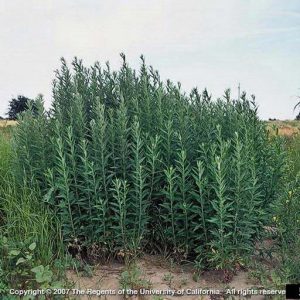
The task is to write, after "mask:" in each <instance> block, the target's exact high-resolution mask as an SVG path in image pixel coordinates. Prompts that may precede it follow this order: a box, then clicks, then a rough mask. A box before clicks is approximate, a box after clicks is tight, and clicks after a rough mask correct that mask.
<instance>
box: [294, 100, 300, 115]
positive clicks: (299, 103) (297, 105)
mask: <svg viewBox="0 0 300 300" xmlns="http://www.w3.org/2000/svg"><path fill="white" fill-rule="evenodd" d="M298 98H299V99H300V97H298ZM297 107H300V101H299V102H298V103H297V104H296V105H295V107H294V110H295V109H296V108H297ZM296 120H300V112H299V113H298V115H297V116H296Z"/></svg>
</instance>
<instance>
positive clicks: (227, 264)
mask: <svg viewBox="0 0 300 300" xmlns="http://www.w3.org/2000/svg"><path fill="white" fill-rule="evenodd" d="M122 59H123V64H122V67H121V69H120V70H119V71H112V70H111V69H110V66H109V64H107V65H106V66H105V67H104V68H102V67H101V66H100V64H99V63H96V64H95V65H93V66H92V67H90V68H86V67H84V66H83V64H82V62H81V61H80V60H78V59H75V60H74V61H73V63H72V70H70V69H69V67H68V66H67V64H66V62H65V61H64V60H63V59H62V65H61V69H60V70H58V71H57V72H56V79H55V81H54V85H53V99H54V100H53V105H52V109H51V111H50V112H46V111H45V109H44V107H43V99H42V97H41V96H39V97H37V99H36V100H35V102H34V106H33V105H29V109H28V110H26V111H24V112H22V113H21V114H20V115H19V121H18V126H16V128H15V129H14V132H13V136H12V139H11V141H9V140H8V138H7V136H6V137H4V136H3V137H2V141H1V144H0V145H1V146H0V151H1V160H0V176H1V181H0V197H1V204H0V213H1V246H0V251H1V252H2V255H3V256H2V257H5V261H6V262H5V263H4V259H3V261H2V265H1V274H0V278H1V283H2V285H3V287H7V286H8V285H9V284H15V285H17V286H19V285H21V284H22V285H25V286H26V285H27V286H28V285H29V283H31V284H32V286H33V287H36V286H41V285H44V286H53V285H54V282H55V281H56V278H58V277H59V276H58V275H57V274H58V271H57V270H55V267H54V266H55V265H56V264H57V261H58V262H60V261H61V259H62V258H63V257H64V255H65V253H66V252H69V253H71V254H72V255H73V256H74V257H76V258H80V259H82V260H83V261H86V262H89V263H90V262H93V260H105V259H108V258H112V257H115V258H118V259H120V260H124V261H125V262H126V265H127V266H129V267H128V268H129V269H128V271H125V272H124V273H123V274H122V280H121V281H122V286H124V287H125V286H135V285H138V286H140V285H141V286H145V285H147V284H146V283H147V282H146V281H144V280H142V279H140V277H141V274H140V273H139V272H138V271H137V269H136V267H132V265H130V264H127V263H130V262H132V261H134V260H135V258H136V257H138V256H139V255H141V254H142V253H144V252H149V253H151V254H155V253H156V254H164V255H167V256H169V257H171V258H172V259H174V260H176V261H177V262H185V261H192V262H194V264H195V266H196V268H197V269H198V270H202V269H207V268H213V269H220V270H224V271H225V273H224V274H226V272H227V271H229V270H234V269H235V268H240V267H244V266H246V265H247V264H248V263H249V261H250V259H251V257H252V255H253V253H254V249H255V244H256V243H257V241H258V240H260V239H261V238H262V237H263V236H264V232H265V226H266V225H267V226H272V227H275V228H276V231H277V233H278V234H277V236H276V237H275V239H276V247H277V248H276V255H277V256H278V257H279V260H280V265H278V270H277V271H278V274H279V275H278V276H279V277H280V280H281V281H280V282H296V281H297V280H298V279H299V278H298V276H299V274H298V273H297V270H298V269H299V264H298V263H299V261H298V258H299V254H297V253H300V251H298V250H299V249H300V247H299V240H295V238H294V237H295V236H298V235H299V231H300V228H299V219H300V218H299V214H298V212H299V211H300V207H299V206H300V204H299V203H300V201H299V200H300V199H299V198H300V196H299V176H298V175H297V176H296V174H298V172H299V169H298V167H297V165H296V163H295V162H296V161H297V163H298V165H299V157H298V153H299V152H298V151H297V150H295V149H296V148H295V147H298V146H296V145H299V139H298V140H297V139H296V138H295V140H289V142H287V141H285V140H284V139H283V138H280V137H278V136H276V135H271V134H269V131H268V130H267V129H266V126H265V124H264V123H263V122H262V121H260V120H259V118H258V116H257V107H256V105H255V101H254V96H251V97H250V99H248V97H247V95H246V93H243V94H242V95H241V97H240V99H239V100H234V99H232V98H231V95H230V90H226V91H225V94H224V96H223V98H222V99H217V100H216V101H213V100H212V97H211V95H210V94H209V93H208V92H207V90H204V91H203V92H202V93H199V92H198V90H197V89H193V90H192V92H191V93H190V94H185V93H184V92H182V90H181V86H180V84H179V83H178V84H176V85H175V84H173V83H172V82H170V81H167V83H166V84H164V83H163V82H162V81H161V79H160V77H159V74H158V72H157V71H155V70H154V69H153V68H152V67H147V66H146V64H145V61H144V58H143V57H142V58H141V59H142V64H141V68H140V70H139V72H136V71H134V70H132V69H131V68H130V67H129V66H128V64H127V62H126V60H125V56H124V55H123V54H122ZM285 145H290V148H289V147H285ZM293 162H294V163H293ZM291 177H293V178H294V177H296V179H295V180H291ZM290 244H292V245H293V247H289V246H288V245H290ZM12 251H13V252H12ZM296 251H298V252H296ZM295 259H296V261H295ZM293 262H294V264H293ZM295 262H296V263H295ZM133 266H134V265H133ZM130 268H131V269H130ZM13 269H15V271H14V272H13V271H12V270H13ZM24 270H27V271H26V272H25V271H24ZM28 270H29V271H28ZM12 272H13V273H12ZM24 274H25V275H24ZM297 274H298V275H297ZM23 275H24V277H23ZM12 282H13V283H12Z"/></svg>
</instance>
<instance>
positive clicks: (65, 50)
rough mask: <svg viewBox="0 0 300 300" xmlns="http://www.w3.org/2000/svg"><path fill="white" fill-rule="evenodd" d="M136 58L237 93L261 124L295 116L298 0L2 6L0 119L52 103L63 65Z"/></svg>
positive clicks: (30, 1) (117, 0)
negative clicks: (14, 101) (18, 104)
mask: <svg viewBox="0 0 300 300" xmlns="http://www.w3.org/2000/svg"><path fill="white" fill-rule="evenodd" d="M120 52H124V53H125V54H126V56H127V58H128V61H129V64H130V65H131V66H133V67H135V68H137V67H138V66H139V64H140V60H139V56H140V54H144V55H145V57H146V62H147V63H148V64H150V65H153V67H154V68H155V69H158V70H159V71H160V74H161V76H162V78H163V79H167V78H170V79H171V80H174V81H180V82H181V83H182V86H183V89H184V90H186V91H189V90H190V89H191V88H192V87H194V86H197V87H198V88H199V89H201V90H202V89H203V88H205V87H207V88H208V90H209V91H210V92H211V93H212V94H213V96H214V97H215V98H217V97H219V96H221V95H222V94H223V91H224V90H225V89H226V88H231V89H232V92H233V95H234V96H236V95H237V86H238V83H239V82H240V84H241V88H242V89H243V90H246V91H247V92H248V93H249V94H255V95H256V99H257V103H258V105H259V114H260V116H261V117H262V118H264V119H267V118H269V117H272V118H279V119H291V118H294V117H295V115H296V112H293V107H294V105H295V104H296V102H297V98H296V95H300V60H299V56H300V1H299V0H247V1H246V0H185V1H177V0H172V1H166V0H156V1H151V0H145V1H144V0H127V1H121V0H106V1H104V0H59V1H58V0H52V1H51V0H43V1H41V0H26V1H24V0H0V55H1V56H0V115H2V116H4V114H5V112H6V111H7V107H8V101H9V100H10V99H11V98H12V97H16V96H17V95H19V94H22V95H25V96H27V97H36V95H37V94H39V93H42V94H43V95H44V97H45V102H46V105H47V107H49V105H50V103H51V82H52V79H53V78H54V73H53V71H54V70H55V69H56V68H58V67H59V64H60V63H59V58H60V57H62V56H63V57H65V58H66V59H67V60H68V61H69V62H70V60H71V59H72V58H73V57H74V56H78V57H79V58H82V59H83V60H84V62H85V63H86V64H92V63H93V62H94V61H96V60H98V61H100V62H101V63H102V64H104V63H105V61H107V60H109V61H110V62H111V65H112V66H113V68H117V67H119V65H120V64H121V59H120V57H119V53H120Z"/></svg>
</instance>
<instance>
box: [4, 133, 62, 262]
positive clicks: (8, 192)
mask: <svg viewBox="0 0 300 300" xmlns="http://www.w3.org/2000/svg"><path fill="white" fill-rule="evenodd" d="M13 160H14V156H13V151H12V147H11V141H10V139H9V138H8V137H7V136H3V135H2V134H0V203H1V204H0V214H1V227H0V235H1V236H2V237H3V236H5V237H7V238H8V240H9V242H10V243H11V244H14V243H16V244H18V243H23V242H25V243H32V242H36V243H37V250H38V251H37V258H38V259H39V260H40V262H42V263H45V264H47V263H49V262H50V261H51V260H52V259H53V257H54V255H55V253H58V252H59V249H58V238H57V233H58V232H59V231H58V228H57V223H56V221H55V216H53V215H52V214H51V213H50V211H49V210H48V209H47V207H45V206H44V205H43V203H42V201H41V199H42V195H41V193H40V191H39V188H38V187H36V188H32V186H30V185H29V184H28V182H27V181H26V177H23V181H22V182H17V179H16V178H15V176H14V175H13V172H12V165H13ZM1 246H2V245H1Z"/></svg>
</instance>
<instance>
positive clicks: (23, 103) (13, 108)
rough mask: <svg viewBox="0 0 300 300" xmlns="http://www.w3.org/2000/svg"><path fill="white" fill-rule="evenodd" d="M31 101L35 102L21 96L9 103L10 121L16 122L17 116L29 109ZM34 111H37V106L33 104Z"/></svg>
mask: <svg viewBox="0 0 300 300" xmlns="http://www.w3.org/2000/svg"><path fill="white" fill-rule="evenodd" d="M30 101H33V100H31V99H29V98H27V97H25V96H22V95H19V96H18V97H17V98H13V99H12V100H11V101H10V102H9V110H8V113H7V115H8V119H10V120H16V119H17V115H18V114H19V113H21V112H22V111H25V110H27V109H28V104H29V102H30ZM33 110H34V111H35V110H36V107H35V104H34V103H33Z"/></svg>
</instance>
